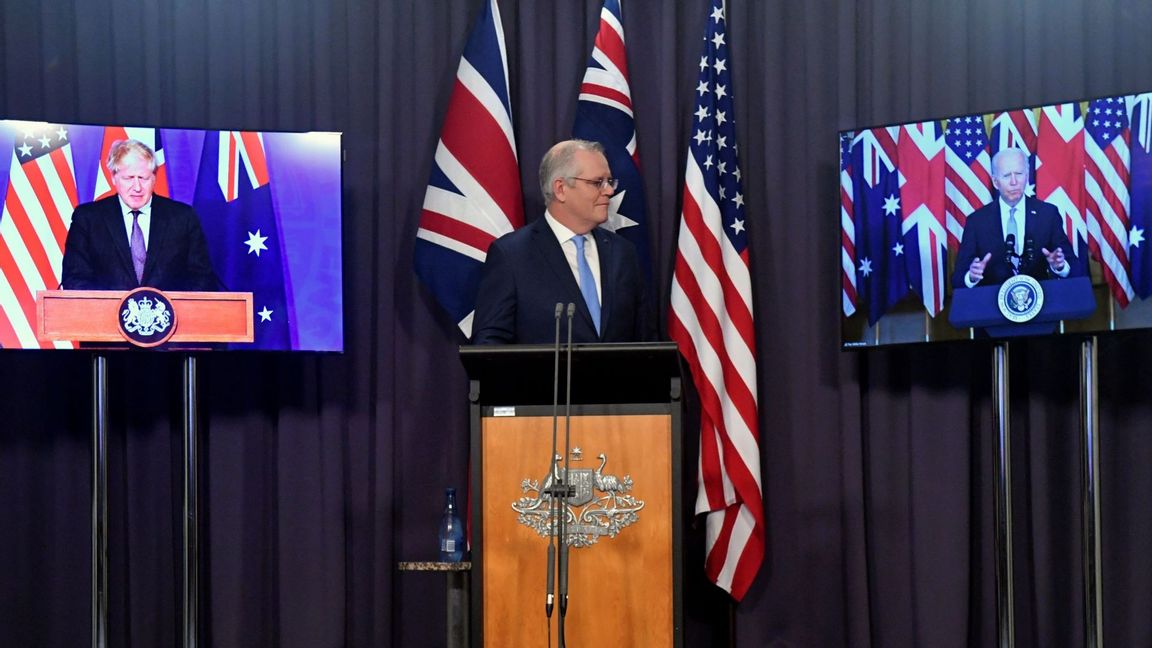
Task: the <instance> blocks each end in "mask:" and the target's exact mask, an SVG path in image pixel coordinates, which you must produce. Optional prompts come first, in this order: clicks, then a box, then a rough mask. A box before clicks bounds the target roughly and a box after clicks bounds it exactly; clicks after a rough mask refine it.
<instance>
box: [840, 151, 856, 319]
mask: <svg viewBox="0 0 1152 648" xmlns="http://www.w3.org/2000/svg"><path fill="white" fill-rule="evenodd" d="M840 294H841V299H840V301H841V303H842V304H843V307H844V317H851V316H852V315H853V314H854V313H855V312H856V213H855V207H854V206H853V204H852V135H851V134H849V133H841V134H840Z"/></svg>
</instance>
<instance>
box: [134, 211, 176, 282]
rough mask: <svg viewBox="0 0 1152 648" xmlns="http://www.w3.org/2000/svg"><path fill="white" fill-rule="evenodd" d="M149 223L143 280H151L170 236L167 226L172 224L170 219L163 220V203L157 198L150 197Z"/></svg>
mask: <svg viewBox="0 0 1152 648" xmlns="http://www.w3.org/2000/svg"><path fill="white" fill-rule="evenodd" d="M150 221H151V222H150V223H149V225H148V255H147V256H146V257H144V279H151V277H152V273H153V272H155V271H156V264H158V263H159V262H160V256H161V254H163V252H164V249H165V244H166V243H167V241H168V236H169V234H170V229H171V228H170V227H169V226H170V225H171V224H172V222H171V221H172V219H170V218H164V206H163V201H162V200H161V199H160V198H159V197H157V196H153V197H152V214H151V218H150ZM141 283H145V282H141Z"/></svg>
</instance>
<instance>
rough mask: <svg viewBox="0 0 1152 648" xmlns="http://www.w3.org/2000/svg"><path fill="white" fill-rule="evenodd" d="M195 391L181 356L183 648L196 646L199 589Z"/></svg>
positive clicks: (188, 358) (189, 359) (192, 371)
mask: <svg viewBox="0 0 1152 648" xmlns="http://www.w3.org/2000/svg"><path fill="white" fill-rule="evenodd" d="M196 387H197V378H196V357H195V356H193V355H192V354H188V355H185V356H184V525H183V526H184V566H183V570H184V591H183V596H182V599H183V600H182V603H183V624H184V628H183V636H184V648H197V646H198V645H199V641H198V637H199V634H198V632H197V629H198V607H197V605H198V597H197V594H198V592H199V589H200V578H199V576H200V546H199V538H198V532H199V520H200V516H199V512H198V509H197V507H198V501H197V493H198V490H197V489H198V483H197V475H198V474H199V472H198V470H199V466H198V462H199V457H198V449H197V436H196V431H197V430H198V429H199V425H198V421H197V417H198V414H199V412H198V410H197V398H196V396H197V394H196Z"/></svg>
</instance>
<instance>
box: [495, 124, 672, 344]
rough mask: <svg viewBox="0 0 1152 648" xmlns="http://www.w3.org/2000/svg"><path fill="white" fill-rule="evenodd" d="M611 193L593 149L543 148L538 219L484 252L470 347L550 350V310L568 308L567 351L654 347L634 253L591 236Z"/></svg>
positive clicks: (609, 237) (575, 145)
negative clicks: (593, 345)
mask: <svg viewBox="0 0 1152 648" xmlns="http://www.w3.org/2000/svg"><path fill="white" fill-rule="evenodd" d="M616 184H617V183H616V180H615V179H614V178H613V177H612V171H611V169H610V168H609V167H608V160H607V159H606V158H605V157H604V149H603V147H602V146H601V145H600V144H598V143H596V142H587V141H583V140H567V141H564V142H560V143H559V144H556V145H555V146H553V147H552V148H551V149H549V151H548V152H547V153H546V154H545V155H544V159H543V161H541V163H540V190H541V191H542V192H543V194H544V202H545V204H546V205H547V211H546V212H545V214H544V217H543V218H539V219H537V220H536V221H534V222H532V223H531V224H529V225H527V226H525V227H522V228H520V229H518V230H516V231H515V232H512V233H510V234H506V235H504V236H502V237H500V238H499V239H497V240H496V241H495V242H493V243H492V245H491V246H490V247H489V248H488V257H487V260H486V261H485V263H484V269H483V272H482V275H481V278H480V287H479V292H478V295H477V299H476V314H475V318H474V320H473V328H472V342H473V343H474V344H513V343H521V344H533V343H537V344H539V343H551V342H552V341H553V339H554V336H555V334H556V318H555V316H556V304H557V303H563V304H568V303H573V304H575V305H576V313H575V317H574V318H573V320H572V341H573V342H637V341H647V340H652V339H654V337H655V335H654V330H653V328H652V326H651V318H650V317H649V314H648V312H647V311H648V304H647V290H646V287H645V284H644V278H643V274H642V273H641V271H640V265H639V262H638V261H637V256H636V250H635V248H633V246H632V244H631V243H630V242H629V241H627V240H625V239H624V238H622V237H620V236H617V235H616V234H615V233H613V232H609V231H607V230H605V229H603V228H600V227H599V226H600V225H602V224H604V223H605V222H606V221H607V220H608V209H609V201H610V200H611V198H612V194H613V192H615V190H616ZM562 331H566V329H563V328H562ZM562 336H565V337H566V332H565V333H562Z"/></svg>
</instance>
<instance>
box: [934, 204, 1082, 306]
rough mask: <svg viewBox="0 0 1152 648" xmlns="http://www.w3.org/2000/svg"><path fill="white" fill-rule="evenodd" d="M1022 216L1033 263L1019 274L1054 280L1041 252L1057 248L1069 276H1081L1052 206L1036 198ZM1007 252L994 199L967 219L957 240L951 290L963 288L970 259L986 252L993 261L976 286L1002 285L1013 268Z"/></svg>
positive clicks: (1021, 269) (1057, 215)
mask: <svg viewBox="0 0 1152 648" xmlns="http://www.w3.org/2000/svg"><path fill="white" fill-rule="evenodd" d="M1024 216H1025V220H1024V239H1025V241H1027V240H1029V239H1030V240H1031V241H1032V242H1033V249H1034V250H1035V256H1034V258H1035V261H1034V262H1033V263H1032V264H1030V265H1029V266H1028V267H1025V265H1024V264H1022V265H1021V268H1020V271H1021V272H1022V273H1026V274H1030V275H1032V276H1033V277H1036V278H1038V279H1054V278H1056V275H1053V274H1051V272H1050V271H1049V270H1048V260H1047V259H1045V258H1044V254H1043V253H1042V252H1041V251H1040V250H1041V248H1047V249H1048V251H1049V252H1051V251H1052V250H1055V249H1056V248H1060V249H1062V250H1063V251H1064V258H1065V261H1066V262H1067V263H1068V265H1069V268H1068V276H1069V277H1076V276H1079V275H1081V274H1083V265H1082V264H1081V263H1080V260H1079V259H1077V258H1076V254H1075V253H1074V252H1073V251H1072V243H1071V242H1069V241H1068V236H1067V235H1066V234H1065V233H1064V224H1063V222H1062V221H1061V219H1060V212H1059V211H1057V210H1056V206H1055V205H1053V204H1051V203H1046V202H1044V201H1042V200H1038V199H1036V198H1025V199H1024ZM1017 218H1019V217H1017ZM1006 250H1007V248H1006V247H1005V243H1004V226H1003V225H1001V223H1000V200H999V199H996V200H994V201H992V202H990V203H988V204H987V205H984V206H983V207H981V208H980V209H977V210H976V211H974V212H972V214H971V215H970V216H968V221H967V223H966V224H965V225H964V236H963V238H961V240H960V251H959V252H957V253H956V268H955V270H953V272H952V287H953V288H964V287H965V284H964V275H966V274H967V273H968V266H970V265H971V264H972V259H975V258H977V257H979V258H981V259H982V258H984V255H985V254H988V253H989V252H991V253H992V258H991V259H989V260H988V265H987V266H985V267H984V279H983V280H982V281H980V283H978V284H976V285H978V286H996V285H999V284H1001V283H1004V281H1006V280H1007V279H1008V278H1009V277H1011V276H1012V264H1011V262H1010V261H1009V260H1008V258H1007V255H1006V254H1005V252H1006Z"/></svg>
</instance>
